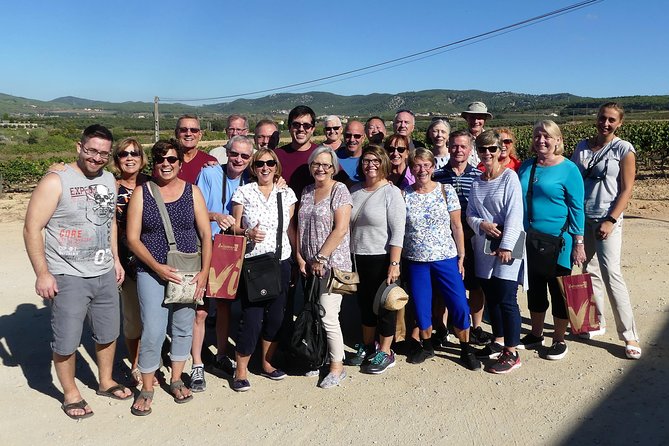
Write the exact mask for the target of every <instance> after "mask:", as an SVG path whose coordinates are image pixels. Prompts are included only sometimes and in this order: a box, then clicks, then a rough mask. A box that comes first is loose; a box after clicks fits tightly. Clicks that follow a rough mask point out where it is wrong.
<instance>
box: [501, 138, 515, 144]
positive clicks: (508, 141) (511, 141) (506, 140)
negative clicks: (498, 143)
mask: <svg viewBox="0 0 669 446" xmlns="http://www.w3.org/2000/svg"><path fill="white" fill-rule="evenodd" d="M502 142H503V143H504V144H513V139H510V138H506V139H503V140H502Z"/></svg>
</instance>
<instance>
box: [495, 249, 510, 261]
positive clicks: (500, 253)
mask: <svg viewBox="0 0 669 446" xmlns="http://www.w3.org/2000/svg"><path fill="white" fill-rule="evenodd" d="M495 255H496V256H497V257H498V258H499V261H500V262H502V263H511V262H512V261H513V259H512V258H511V251H509V250H508V249H498V250H497V251H495Z"/></svg>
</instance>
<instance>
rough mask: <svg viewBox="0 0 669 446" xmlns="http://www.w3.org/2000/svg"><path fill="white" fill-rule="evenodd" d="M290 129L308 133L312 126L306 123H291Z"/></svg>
mask: <svg viewBox="0 0 669 446" xmlns="http://www.w3.org/2000/svg"><path fill="white" fill-rule="evenodd" d="M290 128H292V129H293V130H299V129H300V128H303V129H304V130H306V131H309V130H311V129H313V128H314V125H313V124H310V123H308V122H297V121H293V122H291V123H290Z"/></svg>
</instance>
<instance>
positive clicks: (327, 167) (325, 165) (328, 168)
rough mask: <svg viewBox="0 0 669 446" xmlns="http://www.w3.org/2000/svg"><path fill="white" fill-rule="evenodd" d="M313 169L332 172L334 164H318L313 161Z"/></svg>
mask: <svg viewBox="0 0 669 446" xmlns="http://www.w3.org/2000/svg"><path fill="white" fill-rule="evenodd" d="M311 167H313V168H314V169H323V170H330V168H331V167H332V164H328V163H316V162H314V161H312V162H311Z"/></svg>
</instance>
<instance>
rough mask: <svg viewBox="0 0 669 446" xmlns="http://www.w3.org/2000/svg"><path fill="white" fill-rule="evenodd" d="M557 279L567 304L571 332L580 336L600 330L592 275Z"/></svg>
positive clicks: (585, 274)
mask: <svg viewBox="0 0 669 446" xmlns="http://www.w3.org/2000/svg"><path fill="white" fill-rule="evenodd" d="M557 279H558V284H559V285H560V289H561V290H562V295H563V296H564V299H565V302H566V304H567V311H568V313H569V324H570V325H571V332H572V333H573V334H580V333H587V332H590V331H595V330H599V316H598V315H597V307H596V306H595V299H594V292H593V291H592V279H591V278H590V274H588V273H584V274H575V275H573V276H562V277H558V278H557Z"/></svg>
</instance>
